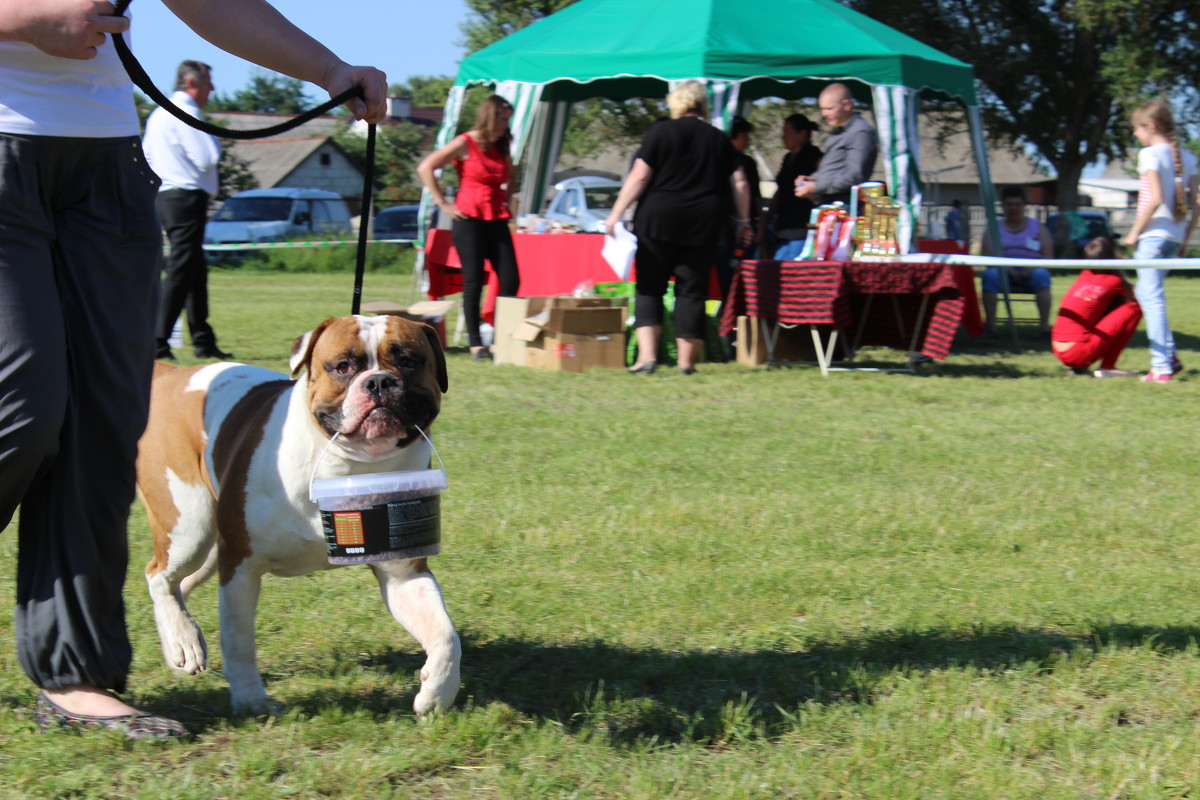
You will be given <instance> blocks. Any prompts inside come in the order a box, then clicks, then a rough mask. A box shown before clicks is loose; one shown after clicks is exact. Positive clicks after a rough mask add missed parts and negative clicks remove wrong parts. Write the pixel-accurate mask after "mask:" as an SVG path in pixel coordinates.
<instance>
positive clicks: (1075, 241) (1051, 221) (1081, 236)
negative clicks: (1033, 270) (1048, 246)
mask: <svg viewBox="0 0 1200 800" xmlns="http://www.w3.org/2000/svg"><path fill="white" fill-rule="evenodd" d="M1064 222H1065V223H1066V224H1068V225H1070V230H1069V231H1067V234H1066V236H1067V241H1066V242H1065V243H1060V242H1059V239H1058V227H1059V226H1060V225H1062V224H1064ZM1046 229H1047V231H1049V233H1050V240H1051V241H1052V242H1054V256H1055V258H1074V257H1076V256H1078V255H1079V252H1080V251H1081V250H1083V246H1084V245H1086V244H1087V243H1088V242H1090V241H1091V240H1092V239H1095V238H1096V237H1097V236H1106V237H1108V238H1109V239H1114V237H1113V230H1112V223H1111V222H1110V221H1109V218H1108V212H1107V211H1096V210H1094V209H1086V210H1080V211H1064V212H1061V213H1058V214H1051V215H1050V216H1049V217H1047V218H1046Z"/></svg>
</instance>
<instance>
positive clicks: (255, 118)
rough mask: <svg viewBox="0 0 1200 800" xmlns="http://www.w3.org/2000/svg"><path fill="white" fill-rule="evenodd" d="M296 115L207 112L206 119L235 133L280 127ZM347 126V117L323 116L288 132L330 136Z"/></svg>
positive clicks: (292, 134) (291, 133) (297, 134)
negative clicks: (273, 126)
mask: <svg viewBox="0 0 1200 800" xmlns="http://www.w3.org/2000/svg"><path fill="white" fill-rule="evenodd" d="M294 116H296V115H295V114H263V113H258V112H253V111H206V112H204V117H205V119H207V120H208V121H209V122H211V123H213V124H214V125H220V126H221V127H222V128H229V129H230V130H235V131H249V130H256V129H258V128H269V127H271V126H272V125H278V124H279V123H281V122H284V121H286V120H288V119H290V118H292V117H294ZM345 124H346V118H345V117H335V116H329V115H326V116H323V117H316V118H315V119H311V120H309V121H308V122H306V123H304V124H303V125H299V126H297V127H295V128H293V129H292V130H290V131H288V135H289V136H293V137H297V136H329V135H331V134H334V133H337V132H338V131H339V130H340V129H341V127H342V126H343V125H345Z"/></svg>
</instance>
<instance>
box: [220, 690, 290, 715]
mask: <svg viewBox="0 0 1200 800" xmlns="http://www.w3.org/2000/svg"><path fill="white" fill-rule="evenodd" d="M230 705H231V706H232V707H233V713H234V715H235V716H239V717H278V716H281V715H282V714H283V704H282V703H280V702H278V701H277V700H275V699H274V698H273V697H271V696H270V695H266V694H264V695H262V696H260V697H240V698H239V697H235V698H233V699H232V702H231V703H230Z"/></svg>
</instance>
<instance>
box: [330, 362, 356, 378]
mask: <svg viewBox="0 0 1200 800" xmlns="http://www.w3.org/2000/svg"><path fill="white" fill-rule="evenodd" d="M352 369H354V365H353V364H351V363H350V362H349V361H339V362H338V363H337V364H336V365H334V368H333V371H334V372H336V373H337V374H338V375H346V374H348V373H349V372H350V371H351V370H352Z"/></svg>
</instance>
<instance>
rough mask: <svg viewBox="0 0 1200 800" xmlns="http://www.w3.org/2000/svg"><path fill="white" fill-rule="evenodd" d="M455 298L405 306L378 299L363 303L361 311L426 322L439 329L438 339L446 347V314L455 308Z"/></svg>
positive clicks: (360, 307)
mask: <svg viewBox="0 0 1200 800" xmlns="http://www.w3.org/2000/svg"><path fill="white" fill-rule="evenodd" d="M454 306H455V303H454V301H453V300H421V301H418V302H416V303H413V304H412V305H408V306H403V305H400V304H399V303H393V302H391V301H389V300H376V301H373V302H370V303H361V304H360V305H359V311H361V312H362V313H363V314H375V315H380V314H388V315H391V316H394V317H403V318H404V319H410V320H412V321H413V322H424V323H425V324H426V325H429V326H430V327H432V328H433V329H434V330H435V331H437V334H438V339H439V340H440V341H441V343H442V349H445V347H446V315H447V314H449V313H450V310H451V309H452V308H454Z"/></svg>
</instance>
